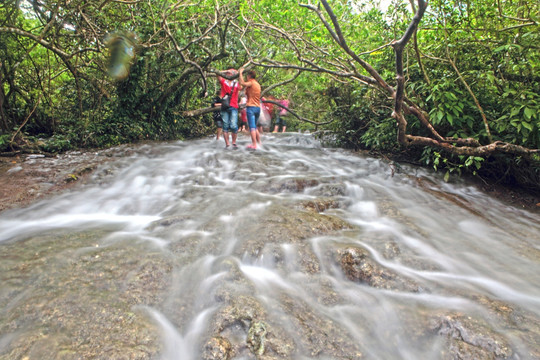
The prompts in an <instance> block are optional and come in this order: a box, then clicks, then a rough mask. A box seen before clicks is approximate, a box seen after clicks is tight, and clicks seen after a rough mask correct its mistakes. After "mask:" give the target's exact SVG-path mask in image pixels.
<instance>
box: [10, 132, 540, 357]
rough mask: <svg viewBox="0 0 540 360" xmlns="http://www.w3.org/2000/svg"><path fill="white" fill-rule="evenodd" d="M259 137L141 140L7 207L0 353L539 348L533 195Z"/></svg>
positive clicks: (299, 138)
mask: <svg viewBox="0 0 540 360" xmlns="http://www.w3.org/2000/svg"><path fill="white" fill-rule="evenodd" d="M263 141H264V147H263V149H260V150H257V151H254V152H253V151H248V150H246V149H245V145H247V144H248V138H247V137H243V136H240V137H239V145H240V148H239V149H238V150H225V149H224V144H223V141H217V142H216V141H215V140H213V139H204V140H197V141H186V142H174V143H158V144H145V145H140V146H136V147H134V148H132V149H130V150H131V151H130V152H129V153H128V152H126V155H125V156H123V157H121V158H120V159H119V160H117V161H112V162H108V163H106V164H103V165H102V166H101V167H99V168H98V169H97V170H96V171H95V173H94V174H93V178H92V179H91V181H90V182H89V183H88V184H86V185H85V186H82V187H79V188H77V189H76V190H73V191H70V192H67V193H64V194H62V195H60V196H56V197H54V198H52V199H49V200H45V201H40V202H38V203H35V204H33V205H32V206H29V207H27V208H23V209H17V210H10V211H5V212H3V213H1V214H0V359H1V360H4V359H6V360H7V359H163V360H173V359H175V360H176V359H179V360H180V359H181V360H192V359H193V360H196V359H378V360H379V359H411V360H413V359H414V360H417V359H454V358H461V359H539V358H540V325H539V324H540V216H538V214H533V213H530V212H527V211H524V210H521V209H517V208H514V207H511V206H508V205H505V204H503V203H502V202H500V201H498V200H497V199H494V198H491V197H489V196H487V195H485V194H484V193H482V192H480V191H479V190H477V189H476V188H475V187H474V186H471V185H468V184H466V183H464V182H462V181H461V180H458V179H453V180H452V181H451V182H449V183H446V182H444V181H443V180H442V178H441V176H440V174H435V173H432V172H430V171H427V170H424V169H418V168H414V167H411V166H408V165H401V166H399V167H398V168H395V167H394V166H390V165H389V164H388V163H387V162H385V161H382V160H379V159H376V158H371V157H366V156H363V155H359V154H355V153H353V152H349V151H345V150H342V149H329V148H324V147H323V146H321V144H320V143H319V142H318V141H317V140H316V139H315V138H314V137H313V136H312V135H309V134H293V133H289V134H267V135H265V136H264V138H263ZM118 151H119V152H121V151H125V148H119V150H118ZM35 161H40V160H39V159H36V160H35ZM396 170H399V171H396Z"/></svg>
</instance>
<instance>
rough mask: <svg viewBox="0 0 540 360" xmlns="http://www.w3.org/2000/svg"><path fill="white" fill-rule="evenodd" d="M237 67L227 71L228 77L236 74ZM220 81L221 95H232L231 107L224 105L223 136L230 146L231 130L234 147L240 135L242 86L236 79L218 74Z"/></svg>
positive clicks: (222, 111) (222, 112)
mask: <svg viewBox="0 0 540 360" xmlns="http://www.w3.org/2000/svg"><path fill="white" fill-rule="evenodd" d="M236 73H237V71H236V70H235V69H229V70H227V71H226V75H227V77H233V76H234V75H236ZM218 80H219V83H220V85H221V93H220V96H221V98H223V97H224V96H225V95H229V96H230V107H229V108H228V109H224V108H223V105H222V109H221V118H222V120H223V138H224V139H225V147H226V148H228V147H229V146H230V145H231V144H230V142H229V132H231V140H232V146H233V148H237V145H236V138H237V136H238V93H239V91H240V89H241V88H242V86H241V85H240V84H239V83H238V81H236V80H228V79H225V78H222V77H221V76H218Z"/></svg>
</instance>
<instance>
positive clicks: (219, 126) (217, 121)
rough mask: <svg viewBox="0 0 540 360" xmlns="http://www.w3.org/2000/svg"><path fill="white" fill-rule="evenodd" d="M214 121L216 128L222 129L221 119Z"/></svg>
mask: <svg viewBox="0 0 540 360" xmlns="http://www.w3.org/2000/svg"><path fill="white" fill-rule="evenodd" d="M214 123H215V124H216V127H217V128H218V129H223V120H216V121H214Z"/></svg>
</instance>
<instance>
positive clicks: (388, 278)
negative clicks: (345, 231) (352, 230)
mask: <svg viewBox="0 0 540 360" xmlns="http://www.w3.org/2000/svg"><path fill="white" fill-rule="evenodd" d="M337 254H338V261H339V264H340V265H341V269H342V270H343V273H344V274H345V276H347V278H348V279H349V280H351V281H357V282H361V283H365V284H367V285H369V286H372V287H375V288H379V289H388V290H401V291H411V292H418V291H419V290H420V289H419V287H418V285H417V284H416V283H415V282H414V281H413V280H411V279H408V278H405V277H404V276H400V275H398V274H397V273H395V272H394V271H392V270H390V269H387V268H385V267H384V266H381V265H380V264H379V263H377V262H376V261H375V260H374V259H372V258H371V255H370V253H369V251H367V250H366V249H364V248H361V247H348V248H345V249H338V250H337Z"/></svg>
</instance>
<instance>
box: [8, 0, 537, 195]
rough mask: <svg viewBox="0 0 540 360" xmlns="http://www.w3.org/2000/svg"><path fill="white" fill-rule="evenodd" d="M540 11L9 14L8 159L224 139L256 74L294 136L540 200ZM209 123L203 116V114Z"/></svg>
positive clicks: (276, 5)
mask: <svg viewBox="0 0 540 360" xmlns="http://www.w3.org/2000/svg"><path fill="white" fill-rule="evenodd" d="M539 9H540V4H539V3H538V2H534V1H526V0H491V1H488V0H477V1H474V2H473V1H458V0H449V1H445V0H434V1H429V2H428V3H425V2H424V1H422V0H420V1H418V2H412V3H408V2H401V1H394V2H392V3H391V4H390V5H389V6H388V7H387V8H385V9H384V11H383V10H381V9H380V6H378V4H377V3H376V2H372V1H345V0H335V1H315V0H305V1H302V0H301V1H290V0H252V1H249V0H247V1H224V0H200V1H195V0H192V1H189V0H186V1H166V0H164V1H150V0H99V1H98V0H95V1H94V0H90V1H86V0H85V1H83V0H64V1H47V0H41V1H39V0H26V1H22V0H7V1H3V2H1V3H0V130H1V133H0V151H2V152H4V153H18V152H29V151H41V152H61V151H66V150H69V149H75V148H82V147H89V148H93V147H109V146H114V145H118V144H121V143H126V142H134V141H140V140H170V139H190V138H198V137H202V136H206V135H209V134H211V133H213V131H214V129H213V122H212V119H211V114H210V113H204V111H203V112H199V113H197V114H200V115H193V112H190V111H192V110H195V109H203V108H206V107H208V106H209V104H210V99H211V97H212V96H213V95H214V94H215V93H216V91H217V86H218V84H217V81H216V75H218V74H220V72H221V71H222V70H225V69H227V68H231V67H232V68H239V67H240V66H242V65H244V64H249V65H248V66H249V67H251V68H253V69H255V70H256V71H257V72H258V73H259V77H258V78H259V81H260V83H261V84H262V86H263V90H264V92H265V95H266V96H269V97H274V98H277V99H282V98H288V99H289V100H291V102H292V104H293V106H292V110H294V113H295V114H296V115H297V116H296V117H292V116H291V117H290V119H288V130H291V131H306V130H309V131H311V132H313V131H317V132H321V133H325V134H332V138H333V139H334V142H335V144H336V145H337V146H342V147H345V148H352V149H368V150H371V151H374V152H379V153H381V154H384V156H390V157H393V158H397V159H407V160H408V161H413V162H415V163H419V164H422V165H425V166H431V167H434V168H435V169H437V170H442V171H444V172H445V174H446V176H449V175H450V174H452V173H459V174H461V173H470V174H474V175H478V176H480V177H482V178H484V179H490V180H491V181H497V182H501V183H507V184H513V185H519V186H522V187H525V188H528V189H531V190H535V191H539V190H540V185H539V184H540V157H539V154H538V149H539V148H540V111H539V110H540V76H539V73H538V70H539V65H540V51H539V44H540V41H539V40H540V32H539V26H538V20H539V14H540V12H539ZM201 113H202V114H201Z"/></svg>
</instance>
